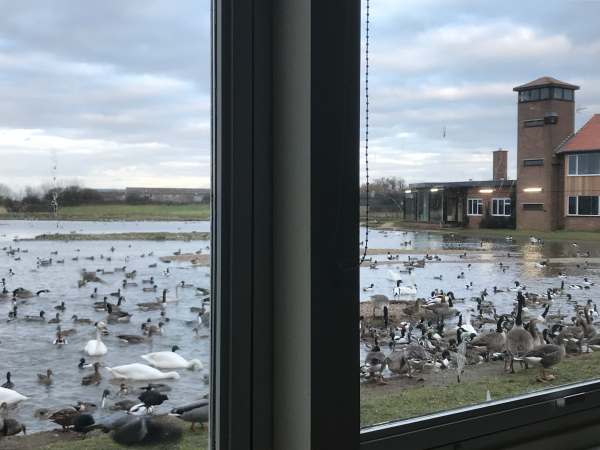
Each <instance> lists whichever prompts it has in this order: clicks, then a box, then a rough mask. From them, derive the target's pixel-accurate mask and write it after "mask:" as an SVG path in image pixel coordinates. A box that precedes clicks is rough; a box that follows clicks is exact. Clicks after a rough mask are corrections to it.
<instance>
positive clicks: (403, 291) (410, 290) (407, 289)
mask: <svg viewBox="0 0 600 450" xmlns="http://www.w3.org/2000/svg"><path fill="white" fill-rule="evenodd" d="M398 291H399V293H400V295H417V286H416V285H414V286H400V287H399V288H398Z"/></svg>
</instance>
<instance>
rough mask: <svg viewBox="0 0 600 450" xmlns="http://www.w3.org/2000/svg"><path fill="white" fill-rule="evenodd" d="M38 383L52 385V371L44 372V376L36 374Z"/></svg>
mask: <svg viewBox="0 0 600 450" xmlns="http://www.w3.org/2000/svg"><path fill="white" fill-rule="evenodd" d="M37 378H38V383H40V384H45V385H46V386H50V385H51V384H52V369H48V370H46V374H43V373H38V376H37Z"/></svg>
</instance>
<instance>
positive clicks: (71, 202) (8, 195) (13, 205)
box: [0, 185, 151, 213]
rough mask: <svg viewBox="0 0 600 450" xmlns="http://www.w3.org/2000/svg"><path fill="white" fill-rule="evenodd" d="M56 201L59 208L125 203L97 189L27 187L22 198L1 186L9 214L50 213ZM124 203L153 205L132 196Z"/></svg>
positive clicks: (0, 199) (2, 203) (1, 198)
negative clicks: (108, 196)
mask: <svg viewBox="0 0 600 450" xmlns="http://www.w3.org/2000/svg"><path fill="white" fill-rule="evenodd" d="M54 200H56V203H57V204H58V208H61V207H66V206H80V205H89V204H99V203H123V201H122V200H121V201H120V202H119V201H115V200H114V199H107V198H106V197H105V196H103V195H102V194H101V193H100V192H99V191H97V190H95V189H90V188H85V187H81V186H77V185H71V186H66V187H59V188H51V187H47V186H46V187H40V188H37V189H34V188H31V187H27V188H25V189H24V191H23V194H22V196H21V197H18V196H16V195H15V194H14V193H13V192H12V191H11V190H10V189H9V188H7V187H6V186H3V185H0V206H3V207H4V208H5V209H6V210H7V211H8V212H15V213H27V212H50V211H52V209H53V206H52V205H53V204H54ZM124 203H128V204H145V203H151V201H150V200H149V199H147V198H144V197H142V196H139V195H135V194H131V195H127V196H126V197H125V201H124Z"/></svg>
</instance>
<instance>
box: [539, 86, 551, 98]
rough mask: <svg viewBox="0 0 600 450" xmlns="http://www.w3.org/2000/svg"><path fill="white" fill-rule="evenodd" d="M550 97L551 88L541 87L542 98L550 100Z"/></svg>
mask: <svg viewBox="0 0 600 450" xmlns="http://www.w3.org/2000/svg"><path fill="white" fill-rule="evenodd" d="M549 98H550V88H547V87H546V88H542V89H540V100H548V99H549Z"/></svg>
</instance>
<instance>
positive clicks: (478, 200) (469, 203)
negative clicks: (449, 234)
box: [467, 198, 483, 216]
mask: <svg viewBox="0 0 600 450" xmlns="http://www.w3.org/2000/svg"><path fill="white" fill-rule="evenodd" d="M473 202H476V203H475V204H476V205H477V211H481V212H477V213H473V212H472V208H471V206H472V205H473ZM467 216H483V199H482V198H467Z"/></svg>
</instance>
